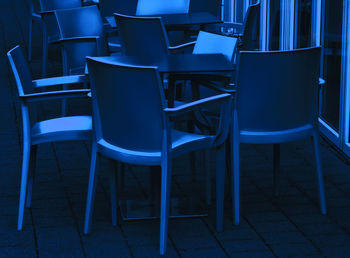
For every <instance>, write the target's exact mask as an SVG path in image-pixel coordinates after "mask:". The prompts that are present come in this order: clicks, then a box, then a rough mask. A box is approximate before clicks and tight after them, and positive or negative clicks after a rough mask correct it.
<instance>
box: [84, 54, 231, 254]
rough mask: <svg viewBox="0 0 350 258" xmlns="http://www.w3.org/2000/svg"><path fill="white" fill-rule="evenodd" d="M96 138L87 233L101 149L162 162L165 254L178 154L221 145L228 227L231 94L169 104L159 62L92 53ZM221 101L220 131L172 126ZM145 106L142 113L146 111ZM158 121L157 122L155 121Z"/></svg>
mask: <svg viewBox="0 0 350 258" xmlns="http://www.w3.org/2000/svg"><path fill="white" fill-rule="evenodd" d="M87 64H88V69H89V76H90V83H91V93H92V105H93V121H94V137H93V144H92V152H91V167H90V179H89V187H88V195H87V204H86V214H85V226H84V233H86V234H87V233H89V232H90V225H91V217H92V209H93V202H94V195H95V188H96V182H97V171H96V162H97V160H96V159H97V156H96V155H97V153H99V154H102V155H104V156H107V157H108V158H110V159H112V160H117V161H120V162H124V163H129V164H135V165H148V166H161V211H160V214H161V215H160V254H165V252H166V243H167V230H168V215H169V198H170V188H171V173H172V172H171V171H172V160H173V158H175V157H177V156H179V155H182V154H185V153H189V152H192V151H195V150H200V149H206V148H213V147H216V148H217V171H216V175H217V182H216V183H217V187H216V189H217V218H216V219H217V225H216V226H217V229H218V230H219V231H221V230H222V219H223V217H222V212H223V194H224V192H223V189H224V175H225V172H224V171H225V169H224V166H223V164H224V162H223V161H224V159H225V148H223V147H222V146H223V145H222V143H223V142H224V141H225V138H226V137H227V134H228V124H229V118H230V110H229V108H230V106H231V100H232V96H231V95H230V94H221V95H216V96H213V97H211V98H207V99H202V100H199V101H196V102H192V103H188V104H184V105H183V106H180V107H176V108H166V103H165V98H164V93H163V86H162V82H161V80H160V75H159V73H158V71H157V68H156V67H136V66H131V65H123V64H118V63H107V62H104V61H103V58H98V57H96V58H90V57H89V58H87ZM219 103H221V105H222V113H221V123H220V126H219V129H218V131H217V134H216V135H199V134H192V133H187V132H182V131H177V130H174V129H172V128H171V124H170V122H169V119H170V118H171V117H174V116H178V115H183V114H184V113H187V112H189V111H193V110H196V109H199V108H203V107H206V106H208V105H215V104H219ZM141 110H142V112H141ZM150 121H152V123H150ZM111 178H112V181H111V185H112V189H111V194H112V196H111V201H112V204H111V207H112V221H113V224H116V222H117V218H116V214H117V211H116V209H117V205H116V204H117V201H116V196H115V193H116V192H117V191H116V188H115V187H116V186H115V181H114V179H113V177H111Z"/></svg>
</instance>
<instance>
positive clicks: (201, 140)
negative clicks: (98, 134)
mask: <svg viewBox="0 0 350 258" xmlns="http://www.w3.org/2000/svg"><path fill="white" fill-rule="evenodd" d="M214 137H215V136H211V135H200V134H192V133H187V132H182V131H178V130H172V132H171V138H172V154H173V157H176V156H179V155H181V154H183V153H184V152H186V153H188V152H189V151H195V150H198V149H202V148H205V147H210V146H211V145H212V144H213V141H214ZM97 144H98V151H99V152H101V153H102V154H103V155H106V156H108V157H110V158H113V159H116V160H120V161H121V162H126V163H130V164H135V165H160V162H161V152H160V151H143V150H140V151H134V150H128V149H124V148H120V147H117V146H115V145H113V144H110V143H108V142H107V141H105V140H99V141H98V142H97Z"/></svg>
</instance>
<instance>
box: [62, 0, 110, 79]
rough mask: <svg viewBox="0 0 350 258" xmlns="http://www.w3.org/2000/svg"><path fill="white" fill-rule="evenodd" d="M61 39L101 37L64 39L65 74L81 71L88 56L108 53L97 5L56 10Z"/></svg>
mask: <svg viewBox="0 0 350 258" xmlns="http://www.w3.org/2000/svg"><path fill="white" fill-rule="evenodd" d="M55 15H56V19H57V23H58V27H59V32H60V39H61V40H62V39H68V38H79V37H99V39H98V40H97V41H83V40H78V39H76V40H72V41H66V42H65V41H63V43H62V45H63V46H62V47H63V53H62V55H63V56H64V59H63V60H64V61H63V65H64V74H76V73H81V72H82V71H83V70H84V66H85V57H86V56H98V55H108V46H107V41H106V40H105V35H104V31H103V20H102V17H101V15H100V12H99V10H98V8H97V6H95V5H93V6H87V7H80V8H73V9H62V10H56V12H55Z"/></svg>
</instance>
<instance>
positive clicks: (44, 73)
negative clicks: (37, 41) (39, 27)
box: [41, 26, 48, 78]
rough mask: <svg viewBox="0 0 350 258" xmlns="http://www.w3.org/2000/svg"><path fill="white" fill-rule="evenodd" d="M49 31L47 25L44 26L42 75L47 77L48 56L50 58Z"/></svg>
mask: <svg viewBox="0 0 350 258" xmlns="http://www.w3.org/2000/svg"><path fill="white" fill-rule="evenodd" d="M47 40H48V39H47V32H46V28H45V26H43V56H42V68H41V77H42V78H45V77H46V68H47V58H48V49H47V48H48V42H47Z"/></svg>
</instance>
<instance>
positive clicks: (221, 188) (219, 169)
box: [216, 144, 226, 232]
mask: <svg viewBox="0 0 350 258" xmlns="http://www.w3.org/2000/svg"><path fill="white" fill-rule="evenodd" d="M225 149H226V148H225V145H224V144H223V145H222V146H220V147H219V148H217V150H216V230H217V231H218V232H221V231H222V230H223V217H224V193H225Z"/></svg>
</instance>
